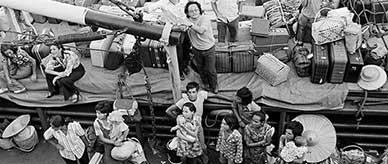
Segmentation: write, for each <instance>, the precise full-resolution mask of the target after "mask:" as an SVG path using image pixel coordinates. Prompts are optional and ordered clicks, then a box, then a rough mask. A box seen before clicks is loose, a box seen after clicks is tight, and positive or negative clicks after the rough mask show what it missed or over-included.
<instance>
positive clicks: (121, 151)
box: [111, 141, 136, 161]
mask: <svg viewBox="0 0 388 164" xmlns="http://www.w3.org/2000/svg"><path fill="white" fill-rule="evenodd" d="M135 151H136V143H135V142H133V141H125V142H124V143H123V145H121V146H116V147H114V148H113V149H112V150H111V156H112V158H113V159H115V160H118V161H124V160H127V159H128V158H129V157H130V156H131V155H132V154H133V153H134V152H135Z"/></svg>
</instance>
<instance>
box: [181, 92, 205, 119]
mask: <svg viewBox="0 0 388 164" xmlns="http://www.w3.org/2000/svg"><path fill="white" fill-rule="evenodd" d="M206 99H207V92H206V91H198V95H197V99H196V100H195V101H191V100H190V99H189V96H188V95H187V94H185V93H183V94H182V98H181V99H180V100H179V101H178V102H176V103H175V105H176V106H177V107H178V108H179V109H182V107H183V104H185V103H187V102H191V103H193V104H194V106H195V108H197V111H196V112H195V114H196V115H198V116H199V117H202V114H203V102H204V101H205V100H206Z"/></svg>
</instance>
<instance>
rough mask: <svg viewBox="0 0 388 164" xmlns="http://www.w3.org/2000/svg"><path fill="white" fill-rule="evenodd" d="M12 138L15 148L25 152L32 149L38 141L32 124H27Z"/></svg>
mask: <svg viewBox="0 0 388 164" xmlns="http://www.w3.org/2000/svg"><path fill="white" fill-rule="evenodd" d="M12 140H13V142H14V143H15V146H16V148H18V149H20V150H21V151H25V152H31V151H32V150H34V148H35V145H36V144H38V142H39V139H38V134H37V132H36V130H35V128H34V126H32V125H29V126H27V127H26V128H25V129H24V130H23V131H21V132H20V133H19V134H17V135H16V136H14V137H13V138H12Z"/></svg>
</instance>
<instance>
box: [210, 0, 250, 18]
mask: <svg viewBox="0 0 388 164" xmlns="http://www.w3.org/2000/svg"><path fill="white" fill-rule="evenodd" d="M242 1H244V0H212V2H213V3H216V5H217V9H218V11H219V12H220V14H222V15H223V16H225V17H226V18H227V19H228V21H229V22H232V21H233V20H235V19H236V18H238V16H239V15H238V3H239V2H242Z"/></svg>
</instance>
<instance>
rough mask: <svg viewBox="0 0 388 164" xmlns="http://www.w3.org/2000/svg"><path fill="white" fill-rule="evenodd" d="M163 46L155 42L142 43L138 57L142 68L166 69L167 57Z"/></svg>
mask: <svg viewBox="0 0 388 164" xmlns="http://www.w3.org/2000/svg"><path fill="white" fill-rule="evenodd" d="M166 53H167V52H166V50H165V49H164V47H163V44H162V43H160V42H159V41H156V40H149V39H147V40H146V41H144V42H142V44H141V46H140V55H141V59H142V61H143V65H144V67H153V68H167V67H168V65H167V56H166Z"/></svg>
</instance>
